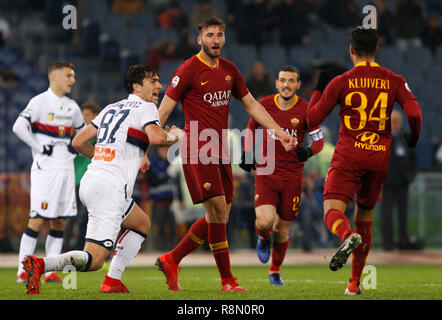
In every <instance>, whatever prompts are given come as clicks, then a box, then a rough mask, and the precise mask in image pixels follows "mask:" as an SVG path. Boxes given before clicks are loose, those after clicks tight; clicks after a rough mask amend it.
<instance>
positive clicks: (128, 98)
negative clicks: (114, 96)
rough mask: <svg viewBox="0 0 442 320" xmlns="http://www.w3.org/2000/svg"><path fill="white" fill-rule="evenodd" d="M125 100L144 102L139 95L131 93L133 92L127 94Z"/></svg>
mask: <svg viewBox="0 0 442 320" xmlns="http://www.w3.org/2000/svg"><path fill="white" fill-rule="evenodd" d="M127 100H132V101H134V100H135V101H140V102H146V101H144V100H143V99H141V98H140V97H139V96H137V95H136V94H133V93H131V94H129V96H128V97H127Z"/></svg>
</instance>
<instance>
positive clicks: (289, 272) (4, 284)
mask: <svg viewBox="0 0 442 320" xmlns="http://www.w3.org/2000/svg"><path fill="white" fill-rule="evenodd" d="M375 268H376V269H375V270H376V277H375V279H376V283H375V285H376V287H375V288H371V289H364V287H363V286H362V294H361V295H359V296H352V297H349V296H345V295H344V290H345V288H346V283H347V281H348V278H349V276H350V272H351V268H350V266H348V265H347V266H345V267H344V268H343V269H341V270H339V271H337V272H332V271H330V270H328V267H327V266H318V265H312V266H283V267H282V268H281V275H282V277H283V279H284V281H285V283H286V285H285V286H283V287H272V286H271V285H270V283H269V280H268V266H250V267H242V266H241V267H239V266H233V267H232V271H233V274H234V275H235V276H236V277H238V283H239V284H240V285H242V286H244V287H245V288H247V292H244V293H224V292H221V284H220V280H219V274H218V271H217V269H216V267H214V266H213V267H212V266H209V267H205V266H204V267H202V266H201V267H197V266H184V267H183V270H182V271H181V272H180V274H179V280H180V285H181V287H182V290H181V291H179V292H173V291H170V290H168V288H167V285H166V283H165V278H164V276H163V274H162V273H161V272H160V271H158V269H156V268H155V267H136V268H135V267H134V268H129V269H127V270H126V272H125V274H124V276H123V283H125V284H126V286H127V287H128V289H129V290H130V291H131V293H130V294H101V293H100V292H99V288H100V285H101V282H102V280H103V278H104V275H105V271H104V270H100V271H97V272H87V273H80V272H79V273H76V277H77V279H76V280H77V281H76V283H77V288H76V289H64V288H63V285H62V284H54V283H47V284H46V283H43V284H42V286H41V294H40V295H33V296H28V295H26V294H25V286H24V284H17V283H15V274H16V269H15V268H0V299H1V300H39V299H41V300H336V299H339V300H440V299H442V268H441V266H440V265H379V266H376V267H375ZM58 274H59V275H60V276H61V277H62V278H64V279H65V280H67V279H66V277H67V276H68V275H69V274H68V273H66V274H63V273H62V272H59V273H58ZM372 275H373V274H372ZM367 276H368V275H367ZM69 279H70V280H73V278H69ZM362 281H364V278H363V279H362ZM66 282H67V283H68V284H70V285H72V283H73V282H72V281H70V282H68V281H66ZM370 284H371V285H372V286H373V285H374V283H373V282H370Z"/></svg>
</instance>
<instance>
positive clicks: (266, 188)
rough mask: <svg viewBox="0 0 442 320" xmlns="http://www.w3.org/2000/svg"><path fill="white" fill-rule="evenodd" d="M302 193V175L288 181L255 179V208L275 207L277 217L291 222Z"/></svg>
mask: <svg viewBox="0 0 442 320" xmlns="http://www.w3.org/2000/svg"><path fill="white" fill-rule="evenodd" d="M301 192H302V175H301V174H300V175H299V176H298V177H297V178H294V179H290V180H282V179H275V178H272V177H271V176H268V175H267V176H256V177H255V208H257V207H259V206H262V205H264V204H269V205H272V206H274V207H276V212H277V214H278V216H279V217H280V218H281V219H283V220H286V221H293V220H294V219H295V218H296V217H297V216H298V213H299V205H300V204H301Z"/></svg>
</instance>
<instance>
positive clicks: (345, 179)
mask: <svg viewBox="0 0 442 320" xmlns="http://www.w3.org/2000/svg"><path fill="white" fill-rule="evenodd" d="M386 177H387V173H386V172H376V171H357V170H351V169H344V168H336V167H330V169H329V170H328V173H327V178H326V179H325V184H324V200H331V199H335V200H341V201H344V202H345V203H348V202H349V201H350V200H351V199H353V197H354V195H355V193H356V203H357V204H358V206H360V207H361V208H363V209H365V210H370V209H373V208H374V207H375V206H376V202H378V201H379V200H381V190H382V186H383V184H384V181H385V178H386Z"/></svg>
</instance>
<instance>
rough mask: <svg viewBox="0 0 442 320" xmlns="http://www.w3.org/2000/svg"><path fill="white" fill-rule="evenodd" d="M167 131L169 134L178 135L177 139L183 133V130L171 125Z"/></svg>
mask: <svg viewBox="0 0 442 320" xmlns="http://www.w3.org/2000/svg"><path fill="white" fill-rule="evenodd" d="M166 131H167V132H168V133H170V134H171V135H174V136H176V137H178V139H181V138H182V137H183V135H184V132H183V130H181V129H180V128H178V127H175V126H172V127H171V128H169V130H166Z"/></svg>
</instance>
